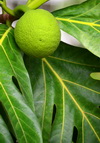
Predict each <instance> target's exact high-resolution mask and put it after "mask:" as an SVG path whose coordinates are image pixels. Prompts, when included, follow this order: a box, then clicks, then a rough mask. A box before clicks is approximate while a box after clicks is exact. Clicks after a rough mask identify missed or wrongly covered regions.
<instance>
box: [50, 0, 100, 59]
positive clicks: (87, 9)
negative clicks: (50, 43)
mask: <svg viewBox="0 0 100 143" xmlns="http://www.w3.org/2000/svg"><path fill="white" fill-rule="evenodd" d="M53 15H54V16H55V17H56V19H57V20H58V21H59V25H60V28H61V29H62V30H64V31H65V32H67V33H69V34H71V35H72V36H74V37H75V38H76V39H78V40H79V41H80V42H81V43H82V44H83V46H84V47H85V48H87V49H88V50H89V51H91V52H92V53H93V54H95V55H96V56H98V57H100V0H88V1H86V2H84V3H82V4H80V5H74V6H70V7H67V8H63V9H61V10H57V11H55V12H53Z"/></svg>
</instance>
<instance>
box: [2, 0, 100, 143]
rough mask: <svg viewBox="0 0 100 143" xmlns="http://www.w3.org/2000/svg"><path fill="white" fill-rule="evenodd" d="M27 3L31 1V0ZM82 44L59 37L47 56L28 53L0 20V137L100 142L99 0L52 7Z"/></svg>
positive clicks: (22, 141) (30, 142)
mask: <svg viewBox="0 0 100 143" xmlns="http://www.w3.org/2000/svg"><path fill="white" fill-rule="evenodd" d="M30 2H31V1H30ZM53 15H54V16H55V18H56V19H57V20H58V22H59V26H60V28H61V29H63V30H64V31H65V32H68V33H69V34H71V35H72V36H74V37H75V38H77V39H78V40H79V41H80V42H81V43H82V44H83V45H84V47H85V48H84V49H83V48H78V47H74V46H71V45H68V44H65V43H63V42H60V45H59V47H58V49H57V50H56V51H55V52H54V54H52V55H51V56H49V57H47V58H42V59H37V58H33V57H29V56H26V55H25V54H23V53H22V51H20V50H19V48H18V46H17V44H16V43H15V39H14V34H13V32H14V29H13V28H12V27H8V26H7V25H6V24H0V142H1V143H14V142H16V141H17V142H18V143H49V142H50V143H72V142H73V143H99V142H100V126H99V124H100V80H99V79H100V78H97V80H95V79H93V78H91V76H90V75H91V73H94V74H95V73H96V72H98V73H99V72H100V58H99V57H100V41H99V38H100V0H88V1H87V2H85V3H82V4H80V5H74V6H70V7H67V8H63V9H60V10H57V11H55V12H53Z"/></svg>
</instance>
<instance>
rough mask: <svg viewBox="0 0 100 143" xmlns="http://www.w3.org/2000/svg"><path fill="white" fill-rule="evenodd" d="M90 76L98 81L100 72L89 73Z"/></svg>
mask: <svg viewBox="0 0 100 143" xmlns="http://www.w3.org/2000/svg"><path fill="white" fill-rule="evenodd" d="M90 76H91V77H92V78H93V79H96V80H100V72H95V73H91V74H90Z"/></svg>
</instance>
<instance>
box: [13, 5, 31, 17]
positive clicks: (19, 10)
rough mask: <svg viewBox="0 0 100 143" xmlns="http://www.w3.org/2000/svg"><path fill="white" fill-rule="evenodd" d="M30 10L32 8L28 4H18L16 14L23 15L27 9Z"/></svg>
mask: <svg viewBox="0 0 100 143" xmlns="http://www.w3.org/2000/svg"><path fill="white" fill-rule="evenodd" d="M28 10H30V8H29V7H28V6H27V5H18V6H17V7H15V9H14V14H15V15H16V16H17V17H21V16H22V15H23V14H24V13H25V12H26V11H28Z"/></svg>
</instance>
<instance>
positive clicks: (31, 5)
mask: <svg viewBox="0 0 100 143" xmlns="http://www.w3.org/2000/svg"><path fill="white" fill-rule="evenodd" d="M47 1H48V0H34V1H31V0H29V2H28V3H27V6H28V7H29V8H30V9H36V8H38V7H40V6H41V5H42V4H43V3H45V2H47Z"/></svg>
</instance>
